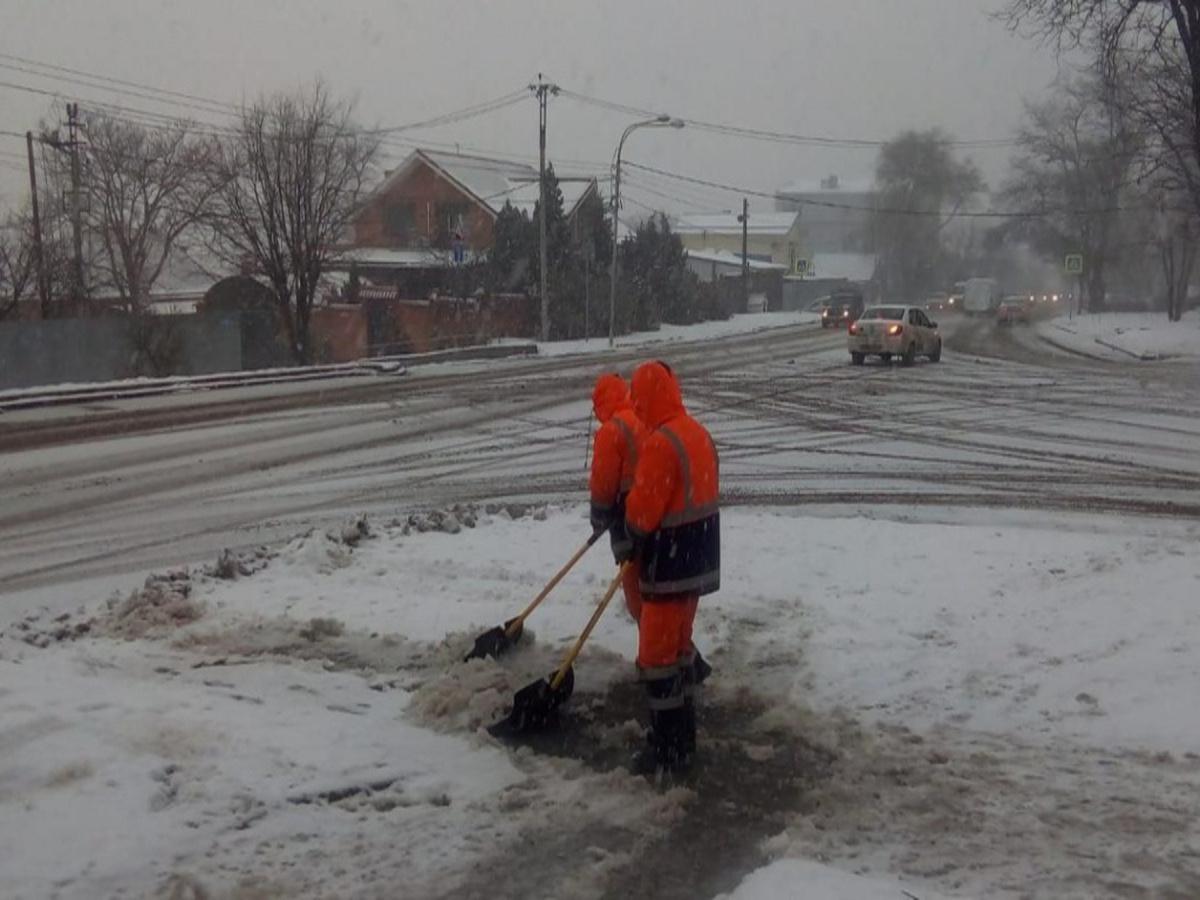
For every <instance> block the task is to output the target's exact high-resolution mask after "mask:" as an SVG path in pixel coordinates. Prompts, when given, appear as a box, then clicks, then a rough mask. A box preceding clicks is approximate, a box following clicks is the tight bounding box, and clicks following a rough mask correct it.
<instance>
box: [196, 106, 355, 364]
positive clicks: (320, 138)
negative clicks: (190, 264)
mask: <svg viewBox="0 0 1200 900" xmlns="http://www.w3.org/2000/svg"><path fill="white" fill-rule="evenodd" d="M352 114H353V105H352V104H350V103H346V102H339V101H336V100H334V99H333V98H332V97H331V96H330V95H329V91H328V89H327V88H326V87H325V86H324V85H323V84H320V83H318V84H316V85H315V86H314V87H313V88H312V89H311V90H308V91H306V92H303V93H299V94H279V95H276V96H273V97H271V98H269V99H266V100H263V101H260V102H259V103H256V104H255V105H254V106H252V107H249V108H247V109H245V110H244V111H243V113H242V118H241V122H240V123H239V124H238V126H237V134H236V135H235V136H234V137H232V138H231V139H229V140H228V141H226V142H224V145H223V147H222V152H221V153H220V154H219V156H218V159H217V162H216V166H215V167H214V169H213V172H214V176H215V178H216V182H215V183H216V186H217V192H218V200H219V208H218V210H217V214H216V215H215V217H214V218H213V224H214V234H215V238H216V240H215V247H216V248H217V249H218V252H220V253H221V254H222V255H223V256H224V257H225V258H226V259H227V260H229V261H230V262H231V263H233V264H235V265H238V266H241V265H243V264H244V263H246V262H250V263H251V264H252V265H253V266H254V267H255V268H256V269H257V270H258V271H259V272H261V273H262V274H263V275H264V276H265V277H266V278H267V280H268V281H270V283H271V286H272V288H273V289H274V292H275V297H276V300H277V302H278V304H279V312H280V316H281V319H282V321H283V323H284V327H285V328H286V329H287V338H288V342H289V344H290V345H291V347H292V351H293V353H294V355H295V358H296V361H297V362H298V363H302V364H303V363H307V362H309V361H310V360H311V358H312V348H311V346H310V341H309V317H310V314H311V312H312V306H313V300H314V297H315V296H316V292H317V288H318V285H319V283H320V279H321V276H322V274H323V273H324V272H325V271H326V269H327V267H328V265H329V263H330V261H331V260H332V259H333V258H334V257H335V255H336V253H337V245H338V243H339V240H340V239H341V237H342V235H343V233H344V231H345V229H346V227H347V225H348V224H349V221H350V216H351V214H352V213H353V211H354V209H355V206H356V204H357V202H358V199H359V196H360V194H361V192H362V189H363V185H364V183H365V180H366V178H367V174H368V171H369V169H370V166H371V163H372V162H373V160H374V158H375V155H376V151H377V148H378V141H377V140H376V139H375V138H373V137H372V136H370V135H369V134H366V133H364V132H362V131H361V130H360V129H358V128H356V127H355V126H354V124H353V121H352Z"/></svg>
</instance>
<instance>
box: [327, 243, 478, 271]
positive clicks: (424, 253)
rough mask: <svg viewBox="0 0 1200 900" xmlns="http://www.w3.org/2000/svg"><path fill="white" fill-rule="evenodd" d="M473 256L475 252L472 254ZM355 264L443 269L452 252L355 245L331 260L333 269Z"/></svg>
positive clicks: (447, 265)
mask: <svg viewBox="0 0 1200 900" xmlns="http://www.w3.org/2000/svg"><path fill="white" fill-rule="evenodd" d="M471 255H472V256H473V255H474V254H471ZM351 264H354V265H356V266H360V267H362V268H367V269H369V268H372V267H382V268H386V269H443V268H448V267H449V266H450V265H451V259H450V254H449V253H447V252H444V251H438V250H432V249H416V250H394V249H392V248H390V247H353V248H350V249H348V250H344V251H342V252H341V253H339V254H338V255H337V258H336V259H334V260H333V261H331V263H330V266H329V268H330V269H331V270H344V269H349V267H350V265H351Z"/></svg>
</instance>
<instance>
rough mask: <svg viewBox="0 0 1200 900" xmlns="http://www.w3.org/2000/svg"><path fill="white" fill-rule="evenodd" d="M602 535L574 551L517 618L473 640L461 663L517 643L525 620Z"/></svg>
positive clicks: (596, 535) (598, 534) (495, 653)
mask: <svg viewBox="0 0 1200 900" xmlns="http://www.w3.org/2000/svg"><path fill="white" fill-rule="evenodd" d="M602 534H604V532H603V531H597V532H596V533H595V534H593V535H592V536H591V537H590V538H588V539H587V543H585V544H584V545H583V546H582V547H580V548H579V549H578V550H576V551H575V554H574V555H573V556H572V557H571V558H570V559H568V560H567V564H566V565H565V566H563V567H562V568H561V569H559V570H558V572H557V573H555V575H554V577H553V578H551V579H550V582H549V583H548V584H547V585H546V586H545V587H544V588H542V592H541V593H540V594H538V595H537V596H536V597H534V598H533V602H532V603H530V604H529V605H528V606H527V607H525V609H524V610H523V611H522V612H521V614H520V615H519V616H517V617H516V618H513V619H509V620H508V621H507V622H505V623H504V624H503V625H497V626H496V627H495V628H489V629H488V630H487V631H485V632H484V633H483V634H481V635H480V636H479V637H477V638H475V646H474V647H472V648H471V652H470V653H468V654H467V655H466V657H465V658H464V659H463V662H470V661H471V660H473V659H483V658H484V657H487V656H499V655H500V654H501V653H503V652H504V651H505V650H507V649H508V648H509V647H511V646H512V645H513V644H515V643H516V642H517V641H519V640H520V639H521V634H522V632H523V630H524V627H525V620H526V619H527V618H529V616H530V614H531V613H532V612H533V611H534V610H535V609H537V608H538V606H539V605H540V604H541V602H542V601H543V600H545V599H546V597H547V596H549V594H550V592H551V591H552V590H554V588H555V587H556V586H557V585H558V583H559V582H560V581H562V580H563V579H564V578H565V577H566V576H567V573H568V572H570V571H571V569H573V568H574V567H575V563H577V562H579V560H581V559H582V558H583V555H584V554H585V553H587V552H588V550H590V549H591V547H592V544H594V543H596V541H598V540H600V535H602Z"/></svg>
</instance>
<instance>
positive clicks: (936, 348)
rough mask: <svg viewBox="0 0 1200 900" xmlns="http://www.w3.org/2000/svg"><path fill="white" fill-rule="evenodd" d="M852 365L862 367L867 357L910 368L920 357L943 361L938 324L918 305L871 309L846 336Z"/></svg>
mask: <svg viewBox="0 0 1200 900" xmlns="http://www.w3.org/2000/svg"><path fill="white" fill-rule="evenodd" d="M846 346H847V347H848V349H849V350H850V362H852V363H854V365H856V366H861V365H862V364H863V361H864V360H865V359H866V358H867V357H868V356H878V357H879V358H880V359H882V360H883V361H884V362H891V359H892V357H893V356H898V357H900V360H901V361H902V362H903V363H904V364H905V365H906V366H907V365H912V363H913V361H914V360H915V359H916V358H917V357H918V356H927V357H928V358H929V361H930V362H939V361H940V360H941V358H942V336H941V334H940V333H939V332H938V326H937V322H934V321H933V320H931V319H930V318H929V317H928V316H927V315H925V310H923V309H921V308H920V307H917V306H870V307H867V308H866V309H865V310H863V314H862V315H861V316H859V317H858V321H856V322H855V323H854V324H853V325H851V326H850V328H849V329H848V331H847V333H846Z"/></svg>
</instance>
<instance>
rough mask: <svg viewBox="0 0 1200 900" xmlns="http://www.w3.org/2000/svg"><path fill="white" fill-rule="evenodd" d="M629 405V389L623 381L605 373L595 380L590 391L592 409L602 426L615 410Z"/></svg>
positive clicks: (610, 373) (618, 376) (619, 377)
mask: <svg viewBox="0 0 1200 900" xmlns="http://www.w3.org/2000/svg"><path fill="white" fill-rule="evenodd" d="M629 405H630V401H629V387H628V386H627V385H626V384H625V379H624V378H622V377H621V376H620V375H617V374H615V373H613V372H608V373H605V374H604V375H601V376H600V377H599V378H597V379H596V387H595V388H594V389H593V390H592V409H594V410H595V411H596V418H597V419H598V420H599V421H600V424H602V425H603V424H604V423H605V422H607V421H608V420H609V419H611V418H612V417H613V416H614V415H616V412H617V410H619V409H624V408H626V407H628V406H629Z"/></svg>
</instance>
